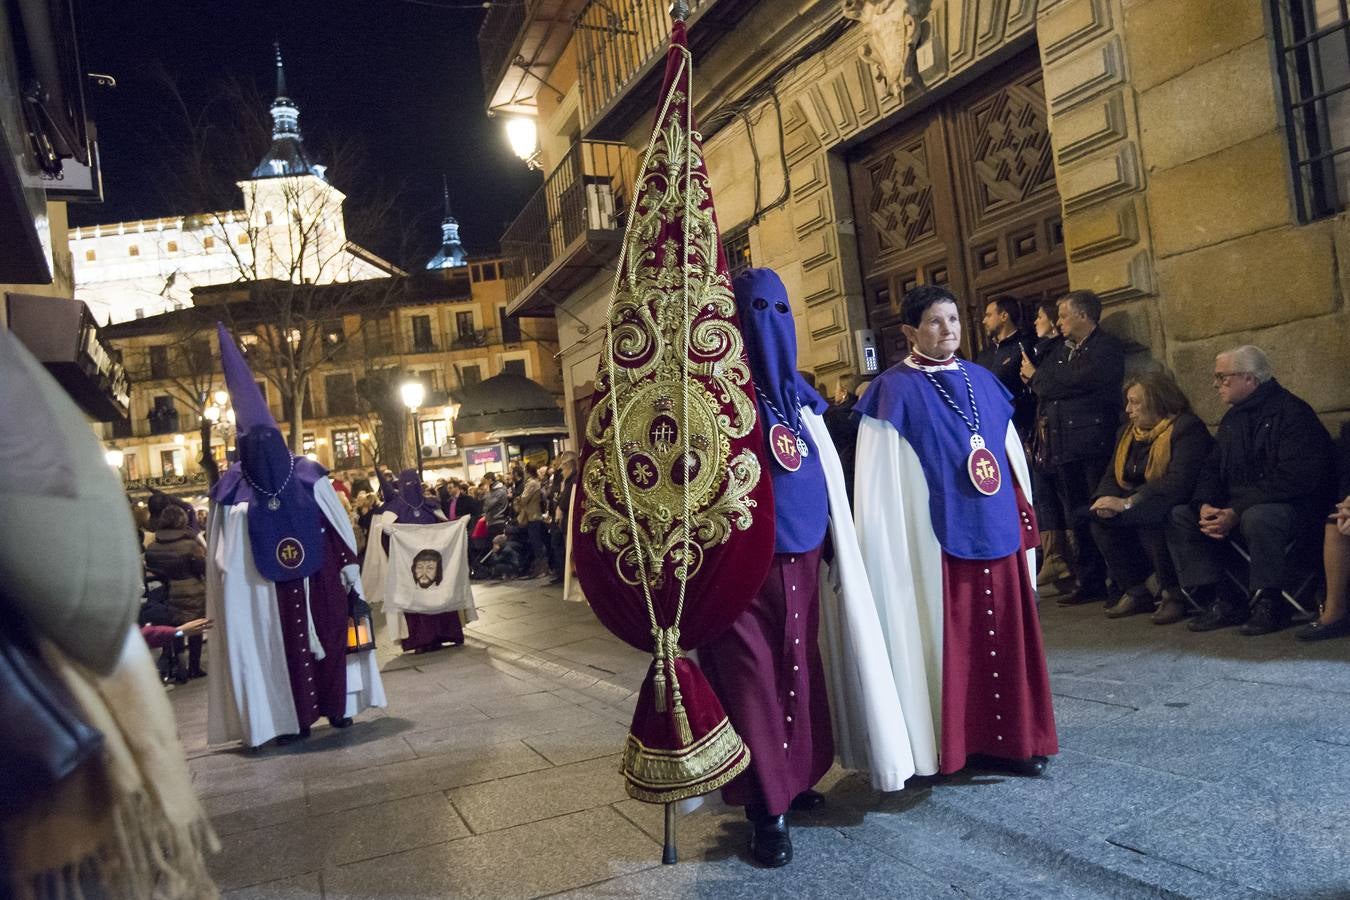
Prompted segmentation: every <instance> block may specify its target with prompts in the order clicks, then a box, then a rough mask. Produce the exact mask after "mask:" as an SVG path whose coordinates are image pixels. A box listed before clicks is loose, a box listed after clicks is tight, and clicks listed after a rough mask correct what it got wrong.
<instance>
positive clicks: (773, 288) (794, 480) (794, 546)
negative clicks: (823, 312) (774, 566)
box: [734, 269, 830, 553]
mask: <svg viewBox="0 0 1350 900" xmlns="http://www.w3.org/2000/svg"><path fill="white" fill-rule="evenodd" d="M734 289H735V291H736V310H737V312H739V313H740V317H741V332H742V333H743V334H744V335H745V352H746V355H747V356H748V357H749V358H750V368H751V370H752V371H753V372H754V373H755V399H756V400H757V401H758V403H759V414H760V417H761V418H760V421H761V423H762V424H761V427H762V428H763V429H764V430H765V432H766V434H765V438H766V439H767V441H768V448H769V457H770V459H771V460H772V464H771V466H770V469H769V470H770V472H772V474H773V507H774V522H775V526H776V527H775V529H774V533H775V536H774V544H775V548H774V549H775V551H776V552H778V553H805V552H807V551H809V550H814V549H815V548H816V547H819V546H820V542H821V541H822V540H824V538H825V529H826V528H827V527H829V524H830V509H829V504H828V503H826V502H825V499H824V498H825V491H826V489H825V472H824V470H823V469H822V468H821V465H820V450H819V448H817V447H816V445H815V441H814V440H813V439H812V437H811V435H810V433H809V432H808V431H807V429H806V428H805V427H804V426H803V424H802V416H801V409H802V407H803V406H807V407H810V409H811V410H812V411H813V412H815V413H816V414H817V415H819V414H820V413H823V412H824V411H825V408H826V406H827V404H826V403H825V400H824V398H822V397H821V396H820V394H818V393H816V389H815V388H813V387H811V385H809V384H807V383H806V379H804V378H802V376H801V374H800V373H798V371H797V328H796V326H795V325H794V324H793V320H792V307H791V305H790V304H789V303H788V295H787V288H786V287H784V286H783V281H782V279H780V278H779V277H778V273H777V272H775V271H773V270H772V269H749V270H748V271H745V272H742V273H741V274H740V275H738V276H737V277H736V283H735V285H734Z"/></svg>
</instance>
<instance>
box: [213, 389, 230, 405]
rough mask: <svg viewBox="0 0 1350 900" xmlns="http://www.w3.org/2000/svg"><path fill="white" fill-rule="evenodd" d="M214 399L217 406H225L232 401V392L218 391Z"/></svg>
mask: <svg viewBox="0 0 1350 900" xmlns="http://www.w3.org/2000/svg"><path fill="white" fill-rule="evenodd" d="M212 399H214V400H215V401H216V406H222V407H223V406H224V405H225V404H227V403H229V402H230V393H229V391H216V393H215V396H214V397H213V398H212Z"/></svg>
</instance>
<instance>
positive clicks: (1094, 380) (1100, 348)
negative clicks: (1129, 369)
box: [1031, 326, 1125, 468]
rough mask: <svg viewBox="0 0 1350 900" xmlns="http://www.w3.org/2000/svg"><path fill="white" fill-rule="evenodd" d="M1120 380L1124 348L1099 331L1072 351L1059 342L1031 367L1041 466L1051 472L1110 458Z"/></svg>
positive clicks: (1118, 403)
mask: <svg viewBox="0 0 1350 900" xmlns="http://www.w3.org/2000/svg"><path fill="white" fill-rule="evenodd" d="M1124 380H1125V345H1124V344H1122V343H1121V342H1120V339H1119V338H1117V337H1116V336H1115V335H1113V334H1111V333H1109V332H1107V331H1105V330H1104V329H1102V328H1101V327H1100V326H1099V327H1097V328H1096V329H1094V330H1093V332H1092V334H1090V335H1088V336H1087V338H1086V339H1085V340H1084V341H1083V342H1082V343H1081V344H1080V345H1079V347H1078V348H1077V350H1076V351H1075V350H1073V349H1071V348H1070V347H1069V342H1068V341H1064V342H1063V343H1062V344H1060V345H1059V346H1058V347H1056V348H1055V350H1054V352H1053V353H1051V355H1050V356H1049V357H1048V358H1046V359H1045V360H1044V361H1043V362H1042V363H1041V364H1040V366H1038V367H1037V369H1036V374H1035V375H1034V376H1032V379H1031V389H1032V390H1033V391H1035V392H1036V400H1037V411H1036V419H1037V428H1038V430H1039V431H1040V432H1041V433H1042V435H1043V438H1044V447H1043V448H1041V451H1040V452H1041V453H1043V457H1042V459H1043V462H1044V464H1045V465H1047V466H1049V467H1051V468H1055V467H1058V466H1062V465H1065V464H1066V463H1071V462H1076V461H1078V460H1080V459H1101V458H1102V457H1105V456H1109V455H1110V454H1111V452H1112V451H1113V450H1114V449H1115V446H1116V444H1115V438H1116V430H1117V429H1118V428H1119V426H1120V412H1121V408H1122V404H1121V400H1120V386H1121V383H1122V382H1123V381H1124Z"/></svg>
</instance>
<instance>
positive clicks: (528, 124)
mask: <svg viewBox="0 0 1350 900" xmlns="http://www.w3.org/2000/svg"><path fill="white" fill-rule="evenodd" d="M506 139H507V140H508V141H509V142H510V143H511V152H512V153H514V154H515V155H516V156H519V157H520V158H521V159H523V160H525V164H526V165H527V166H529V167H530V168H531V169H535V168H538V167H539V159H538V156H539V129H538V128H536V127H535V124H534V119H530V118H526V117H524V116H517V117H515V118H512V119H507V120H506Z"/></svg>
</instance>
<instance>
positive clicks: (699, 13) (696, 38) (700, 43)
mask: <svg viewBox="0 0 1350 900" xmlns="http://www.w3.org/2000/svg"><path fill="white" fill-rule="evenodd" d="M755 2H756V0H688V3H689V6H690V9H691V11H690V13H689V18H688V20H687V23H686V24H687V28H688V36H689V48H690V50H691V51H693V53H694V58H695V61H696V62H697V60H698V59H699V57H700V56H701V55H703V54H704V53H706V52H707V51H708V50H710V49H711V48H712V46H713V45H714V44H716V43H717V42H718V41H719V40H721V39H722V38H724V37H726V36H727V35H728V34H730V33H731V31H732V30H733V29H734V27H735V25H736V23H737V22H738V21H740V19H741V18H742V17H743V16H744V15H745V13H746V12H747V11H748V10H749V9H750V8H751V7H752V6H753V5H754V3H755ZM575 27H576V35H577V79H578V80H579V82H580V85H581V133H582V134H583V135H584V136H586V137H588V138H593V139H606V140H619V139H621V138H622V137H623V136H624V135H625V134H626V133H627V132H628V129H629V128H630V127H631V126H632V125H633V123H634V122H635V121H636V120H637V118H638V117H639V116H642V115H644V114H646V113H647V112H648V111H649V110H650V109H651V108H652V106H653V105H654V104H655V103H656V94H657V92H658V91H659V90H660V88H661V72H662V69H663V65H662V61H663V60H664V58H665V51H666V47H667V45H668V43H669V41H670V0H590V2H588V3H587V4H586V8H585V9H583V10H582V11H581V15H580V16H579V17H578V18H577V22H576V26H575Z"/></svg>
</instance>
